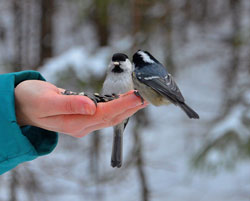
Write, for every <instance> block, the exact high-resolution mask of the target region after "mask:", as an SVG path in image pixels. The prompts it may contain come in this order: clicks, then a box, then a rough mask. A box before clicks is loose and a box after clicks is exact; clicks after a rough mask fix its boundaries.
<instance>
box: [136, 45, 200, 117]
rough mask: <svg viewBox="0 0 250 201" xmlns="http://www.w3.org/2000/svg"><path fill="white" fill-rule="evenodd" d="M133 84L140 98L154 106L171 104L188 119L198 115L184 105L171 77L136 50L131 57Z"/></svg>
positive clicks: (158, 63) (164, 69) (143, 52)
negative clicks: (179, 109)
mask: <svg viewBox="0 0 250 201" xmlns="http://www.w3.org/2000/svg"><path fill="white" fill-rule="evenodd" d="M133 67H134V71H133V73H132V77H133V83H134V87H135V89H136V90H138V92H139V94H140V95H141V96H142V98H144V99H146V100H147V101H149V102H151V103H152V104H153V105H155V106H159V105H168V104H170V103H173V104H175V105H177V106H179V107H180V108H181V109H182V110H183V111H184V112H185V113H186V114H187V116H188V117H189V118H191V119H199V115H198V114H197V113H196V112H195V111H194V110H193V109H191V108H190V107H189V106H188V105H187V104H186V103H185V100H184V98H183V96H182V94H181V92H180V89H179V88H178V86H177V85H176V83H175V81H174V79H173V77H172V75H170V74H169V73H168V72H167V70H166V68H165V67H164V66H163V65H162V64H161V63H160V62H159V61H158V60H157V59H155V58H154V57H153V56H152V55H151V54H150V53H149V52H147V51H142V50H138V51H137V52H136V53H135V54H134V55H133Z"/></svg>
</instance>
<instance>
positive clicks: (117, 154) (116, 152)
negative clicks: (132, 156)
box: [111, 127, 123, 168]
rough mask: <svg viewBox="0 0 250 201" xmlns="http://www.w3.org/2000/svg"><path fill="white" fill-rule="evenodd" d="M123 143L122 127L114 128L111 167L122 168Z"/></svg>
mask: <svg viewBox="0 0 250 201" xmlns="http://www.w3.org/2000/svg"><path fill="white" fill-rule="evenodd" d="M122 141H123V129H121V127H120V128H119V127H114V137H113V148H112V155H111V166H112V167H118V168H119V167H121V166H122V143H123V142H122Z"/></svg>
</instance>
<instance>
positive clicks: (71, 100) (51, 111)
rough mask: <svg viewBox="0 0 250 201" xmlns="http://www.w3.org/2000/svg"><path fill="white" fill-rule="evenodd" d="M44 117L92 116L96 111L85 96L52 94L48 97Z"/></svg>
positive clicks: (92, 103)
mask: <svg viewBox="0 0 250 201" xmlns="http://www.w3.org/2000/svg"><path fill="white" fill-rule="evenodd" d="M45 101H47V102H46V103H45V104H47V106H46V107H47V111H48V112H47V114H46V116H54V115H61V114H84V115H93V114H94V113H95V111H96V106H95V104H94V102H93V101H92V100H91V99H89V98H88V97H86V96H79V95H70V96H66V95H62V94H53V96H50V97H49V100H45Z"/></svg>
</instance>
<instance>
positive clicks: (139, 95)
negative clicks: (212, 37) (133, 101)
mask: <svg viewBox="0 0 250 201" xmlns="http://www.w3.org/2000/svg"><path fill="white" fill-rule="evenodd" d="M134 94H135V95H136V96H137V97H139V98H141V103H142V105H143V104H144V98H143V97H142V96H141V94H140V93H139V91H137V90H135V91H134Z"/></svg>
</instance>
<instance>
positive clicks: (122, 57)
mask: <svg viewBox="0 0 250 201" xmlns="http://www.w3.org/2000/svg"><path fill="white" fill-rule="evenodd" d="M126 59H128V56H127V55H126V54H123V53H116V54H114V55H113V57H112V61H126Z"/></svg>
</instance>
